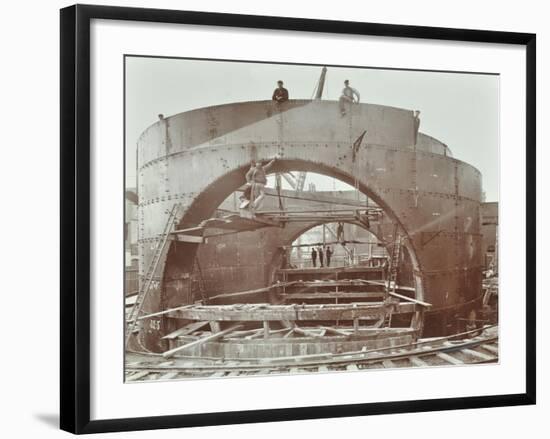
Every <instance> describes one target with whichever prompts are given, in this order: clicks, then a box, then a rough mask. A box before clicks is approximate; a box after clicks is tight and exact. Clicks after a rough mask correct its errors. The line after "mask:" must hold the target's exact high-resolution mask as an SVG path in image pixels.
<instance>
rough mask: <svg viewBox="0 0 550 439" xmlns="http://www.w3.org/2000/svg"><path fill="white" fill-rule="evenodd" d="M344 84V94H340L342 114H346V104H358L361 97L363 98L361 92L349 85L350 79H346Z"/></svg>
mask: <svg viewBox="0 0 550 439" xmlns="http://www.w3.org/2000/svg"><path fill="white" fill-rule="evenodd" d="M344 86H345V87H344V89H343V90H342V96H340V113H341V114H342V116H345V114H346V104H353V103H356V104H358V103H359V99H361V96H360V95H359V92H358V91H357V90H356V89H354V88H353V87H351V86H350V85H349V80H347V79H346V80H345V81H344Z"/></svg>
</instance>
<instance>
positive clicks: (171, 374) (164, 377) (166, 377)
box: [159, 372, 179, 380]
mask: <svg viewBox="0 0 550 439" xmlns="http://www.w3.org/2000/svg"><path fill="white" fill-rule="evenodd" d="M178 375H179V372H167V373H163V374H162V375H161V376H160V377H159V380H171V379H174V378H176V377H177V376H178Z"/></svg>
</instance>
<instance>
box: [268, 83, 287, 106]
mask: <svg viewBox="0 0 550 439" xmlns="http://www.w3.org/2000/svg"><path fill="white" fill-rule="evenodd" d="M271 99H272V100H274V101H275V102H276V103H278V104H281V103H283V102H286V101H288V90H287V89H286V88H284V87H283V81H281V80H280V79H279V80H278V81H277V88H276V89H275V90H274V91H273V96H272V97H271Z"/></svg>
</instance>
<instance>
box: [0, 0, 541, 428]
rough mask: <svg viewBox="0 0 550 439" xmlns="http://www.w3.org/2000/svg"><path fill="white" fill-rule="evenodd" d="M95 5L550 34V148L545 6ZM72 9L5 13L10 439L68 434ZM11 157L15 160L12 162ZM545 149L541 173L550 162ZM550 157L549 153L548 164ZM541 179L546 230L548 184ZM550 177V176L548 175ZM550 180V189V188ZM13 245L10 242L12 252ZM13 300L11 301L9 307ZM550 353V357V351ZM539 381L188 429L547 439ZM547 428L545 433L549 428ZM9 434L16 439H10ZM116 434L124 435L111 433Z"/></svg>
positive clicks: (4, 395)
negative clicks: (513, 395)
mask: <svg viewBox="0 0 550 439" xmlns="http://www.w3.org/2000/svg"><path fill="white" fill-rule="evenodd" d="M88 3H99V4H117V5H121V6H122V5H123V6H143V7H164V8H173V9H189V10H210V11H219V12H233V13H251V14H266V15H287V16H303V17H311V18H330V19H342V20H357V21H370V22H384V23H396V24H416V25H430V26H445V27H464V28H483V29H493V30H508V31H520V32H522V31H524V32H536V33H537V34H538V73H537V74H538V78H539V84H538V90H539V91H538V100H539V103H538V124H539V133H538V143H539V145H543V144H544V143H547V142H545V140H548V128H547V127H543V121H544V120H546V121H547V120H548V118H549V117H550V114H549V113H548V98H549V96H548V93H549V89H548V83H547V81H543V80H542V78H545V77H548V76H549V74H550V72H549V62H550V55H549V53H550V50H549V46H550V44H549V43H550V28H549V27H548V23H547V19H548V16H549V15H548V13H547V11H545V10H544V9H543V8H544V6H543V5H544V4H545V2H541V1H534V0H526V1H523V2H508V3H507V4H505V2H503V1H496V0H492V1H483V2H480V1H479V0H475V1H470V0H462V1H459V2H442V1H440V0H439V1H431V0H425V1H424V0H418V1H410V0H407V1H398V0H395V1H391V0H387V1H383V2H382V1H378V2H376V3H375V2H357V1H355V2H354V1H351V0H350V1H346V0H341V1H338V2H323V3H322V2H312V1H303V2H301V3H298V2H297V1H295V0H277V1H271V2H262V3H261V4H260V2H258V1H257V0H249V1H247V0H232V1H223V0H188V1H169V0H158V1H155V2H153V1H124V0H117V1H116V2H115V1H109V0H103V1H100V2H95V1H92V0H89V1H88ZM68 4H70V3H69V2H63V1H58V0H56V1H49V2H40V1H32V0H31V1H25V2H9V3H6V4H4V5H3V8H2V14H1V17H0V20H1V21H2V24H1V26H0V29H1V33H2V35H1V38H0V42H1V43H0V44H1V51H0V56H1V60H2V63H1V64H2V66H1V68H0V77H1V79H0V86H1V91H0V102H1V105H0V111H1V112H2V117H1V119H0V120H1V121H2V128H3V129H2V133H3V136H2V138H1V139H2V141H1V150H2V159H1V161H0V163H1V164H2V169H1V171H0V183H1V184H0V188H1V190H2V207H1V209H0V212H1V215H0V222H1V226H2V227H1V230H2V239H1V241H0V242H1V243H2V252H1V256H0V257H1V258H2V264H1V267H2V268H3V269H2V270H1V273H2V275H3V277H2V281H3V285H2V288H1V291H2V299H3V300H2V318H0V333H1V334H2V347H1V349H2V359H1V361H0V364H1V368H2V374H1V375H0V376H1V377H2V388H1V391H0V395H1V397H0V398H1V401H2V411H1V412H0V414H1V418H2V422H1V423H0V431H2V432H3V433H4V432H5V433H4V434H5V435H6V437H23V436H26V437H41V438H49V437H56V436H61V435H63V434H64V433H61V432H59V431H57V427H56V422H57V420H56V419H57V411H58V378H57V376H58V352H59V351H58V320H59V312H58V249H59V245H58V221H59V218H58V212H59V197H58V184H59V182H58V171H59V169H58V126H59V123H58V94H59V90H58V74H59V71H58V64H59V58H58V39H59V36H58V29H59V27H58V23H59V21H58V9H59V8H60V7H63V6H65V5H68ZM6 155H7V157H6ZM547 155H548V154H547V153H544V151H543V150H542V148H539V166H538V167H539V170H540V171H542V170H543V169H544V168H546V166H544V164H545V163H544V162H545V161H546V158H547ZM545 156H546V157H545ZM541 174H542V172H539V189H538V198H539V209H538V212H539V213H538V216H539V224H543V216H545V215H544V214H545V212H544V210H545V209H544V206H543V204H542V202H543V199H544V198H545V197H544V193H545V192H546V190H545V189H546V187H545V186H547V185H548V180H549V178H548V176H546V177H545V176H543V175H541ZM547 174H548V173H547ZM543 179H545V180H546V181H543ZM538 236H539V240H538V241H539V263H538V265H539V273H540V274H543V268H545V264H544V262H545V261H544V260H543V254H542V252H541V251H540V249H541V248H542V247H543V243H546V244H550V243H548V242H546V241H548V240H547V236H548V234H547V233H545V232H544V230H542V229H541V228H539V234H538ZM6 238H7V246H6ZM546 287H547V285H545V284H544V280H543V279H542V278H539V287H538V290H539V294H538V309H539V335H538V346H539V371H542V370H543V369H544V367H545V366H546V367H547V361H544V360H547V359H548V346H547V345H548V342H547V338H548V332H549V324H548V322H547V321H546V322H541V320H542V318H541V317H542V309H544V306H545V305H546V303H545V301H544V300H543V297H542V293H543V291H544V290H545V289H546ZM6 299H7V300H6ZM543 347H544V350H543ZM544 375H545V374H542V373H539V376H538V382H539V386H538V387H539V398H538V400H539V404H538V405H537V406H536V407H518V408H498V409H485V410H467V411H457V412H440V413H423V414H405V415H392V416H376V417H366V418H349V419H339V420H331V419H328V420H318V421H308V422H287V423H276V424H271V425H265V424H258V425H248V426H230V427H212V428H203V429H193V430H186V431H185V432H183V434H185V435H186V437H188V438H218V437H220V436H222V435H223V437H233V436H238V437H242V438H248V437H250V438H258V437H262V438H266V439H267V438H280V437H288V438H296V437H308V436H311V437H322V438H325V437H326V438H335V437H341V436H342V435H343V434H346V435H350V436H356V435H358V434H359V435H361V436H367V437H376V436H380V437H399V436H401V437H407V438H411V439H412V438H416V437H422V438H441V437H444V438H445V439H447V438H455V437H456V438H461V439H462V438H463V437H465V436H466V437H489V436H490V437H512V436H514V437H522V436H523V435H524V434H525V433H527V432H530V433H531V434H532V436H533V437H543V436H544V433H543V432H546V431H547V430H548V425H547V423H545V422H544V421H545V420H544V417H543V415H544V414H545V413H548V410H549V409H550V399H549V397H548V392H549V391H550V388H549V387H550V386H549V384H548V383H549V381H548V378H547V377H545V376H544ZM538 431H539V432H540V433H538V434H537V432H538ZM6 433H7V434H6ZM181 435H182V432H181V431H178V430H172V431H162V432H141V433H133V434H132V436H133V437H161V438H164V437H166V438H168V437H181ZM108 436H109V437H111V436H113V435H108ZM113 437H120V436H113Z"/></svg>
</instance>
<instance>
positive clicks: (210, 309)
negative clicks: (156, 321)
mask: <svg viewBox="0 0 550 439" xmlns="http://www.w3.org/2000/svg"><path fill="white" fill-rule="evenodd" d="M417 307H418V305H416V304H414V303H391V304H386V303H384V302H373V303H369V304H357V303H354V304H340V305H332V304H330V305H317V304H316V305H270V304H254V305H220V306H201V305H196V306H185V307H181V308H174V309H172V310H170V311H169V312H168V313H167V314H168V317H172V318H179V319H187V320H200V321H238V322H260V321H261V322H263V321H268V322H273V321H281V320H288V321H297V320H307V321H310V320H368V319H374V318H379V316H380V315H381V314H384V313H386V312H387V311H390V310H392V311H393V312H394V313H412V312H415V311H416V310H417ZM144 317H145V316H144ZM142 318H143V317H142Z"/></svg>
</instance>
